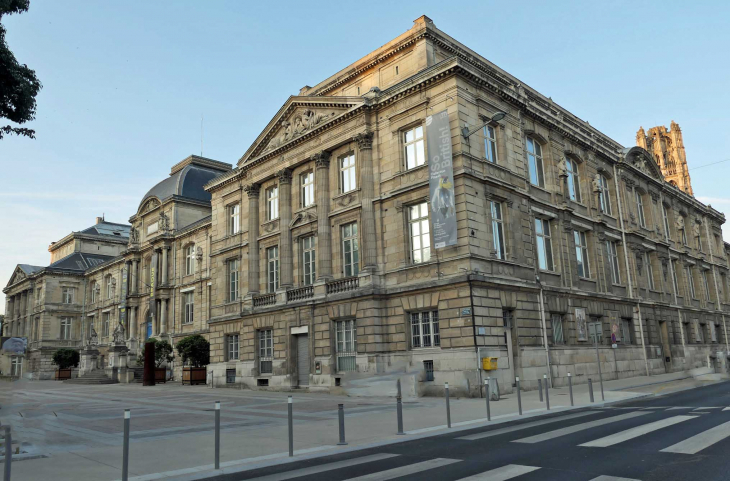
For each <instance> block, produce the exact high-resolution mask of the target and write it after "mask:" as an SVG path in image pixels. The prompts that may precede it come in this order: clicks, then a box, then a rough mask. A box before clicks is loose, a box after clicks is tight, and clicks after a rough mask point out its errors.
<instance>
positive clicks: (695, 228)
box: [692, 222, 700, 237]
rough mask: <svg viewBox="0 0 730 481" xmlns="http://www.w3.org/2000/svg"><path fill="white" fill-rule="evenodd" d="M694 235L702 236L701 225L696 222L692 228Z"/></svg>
mask: <svg viewBox="0 0 730 481" xmlns="http://www.w3.org/2000/svg"><path fill="white" fill-rule="evenodd" d="M692 234H693V235H694V236H695V237H699V236H700V225H699V224H698V223H697V222H695V223H694V225H693V226H692Z"/></svg>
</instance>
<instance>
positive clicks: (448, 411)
mask: <svg viewBox="0 0 730 481" xmlns="http://www.w3.org/2000/svg"><path fill="white" fill-rule="evenodd" d="M444 391H445V392H446V426H447V427H451V407H449V383H444Z"/></svg>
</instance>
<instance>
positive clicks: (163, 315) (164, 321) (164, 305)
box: [160, 299, 167, 335]
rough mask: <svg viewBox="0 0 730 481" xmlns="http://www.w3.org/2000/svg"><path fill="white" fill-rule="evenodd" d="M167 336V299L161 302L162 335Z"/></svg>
mask: <svg viewBox="0 0 730 481" xmlns="http://www.w3.org/2000/svg"><path fill="white" fill-rule="evenodd" d="M165 334H167V299H162V300H160V335H165Z"/></svg>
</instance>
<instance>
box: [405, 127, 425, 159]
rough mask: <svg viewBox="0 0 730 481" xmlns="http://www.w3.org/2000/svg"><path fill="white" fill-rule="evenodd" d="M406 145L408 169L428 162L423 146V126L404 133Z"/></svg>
mask: <svg viewBox="0 0 730 481" xmlns="http://www.w3.org/2000/svg"><path fill="white" fill-rule="evenodd" d="M403 142H404V145H405V155H406V169H413V168H415V167H418V166H419V165H423V164H424V163H426V153H425V151H424V146H423V126H420V125H419V126H418V127H415V128H413V129H410V130H406V131H405V132H404V133H403Z"/></svg>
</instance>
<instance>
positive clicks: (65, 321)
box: [61, 317, 71, 340]
mask: <svg viewBox="0 0 730 481" xmlns="http://www.w3.org/2000/svg"><path fill="white" fill-rule="evenodd" d="M61 339H64V340H68V339H71V318H70V317H62V318H61Z"/></svg>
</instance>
